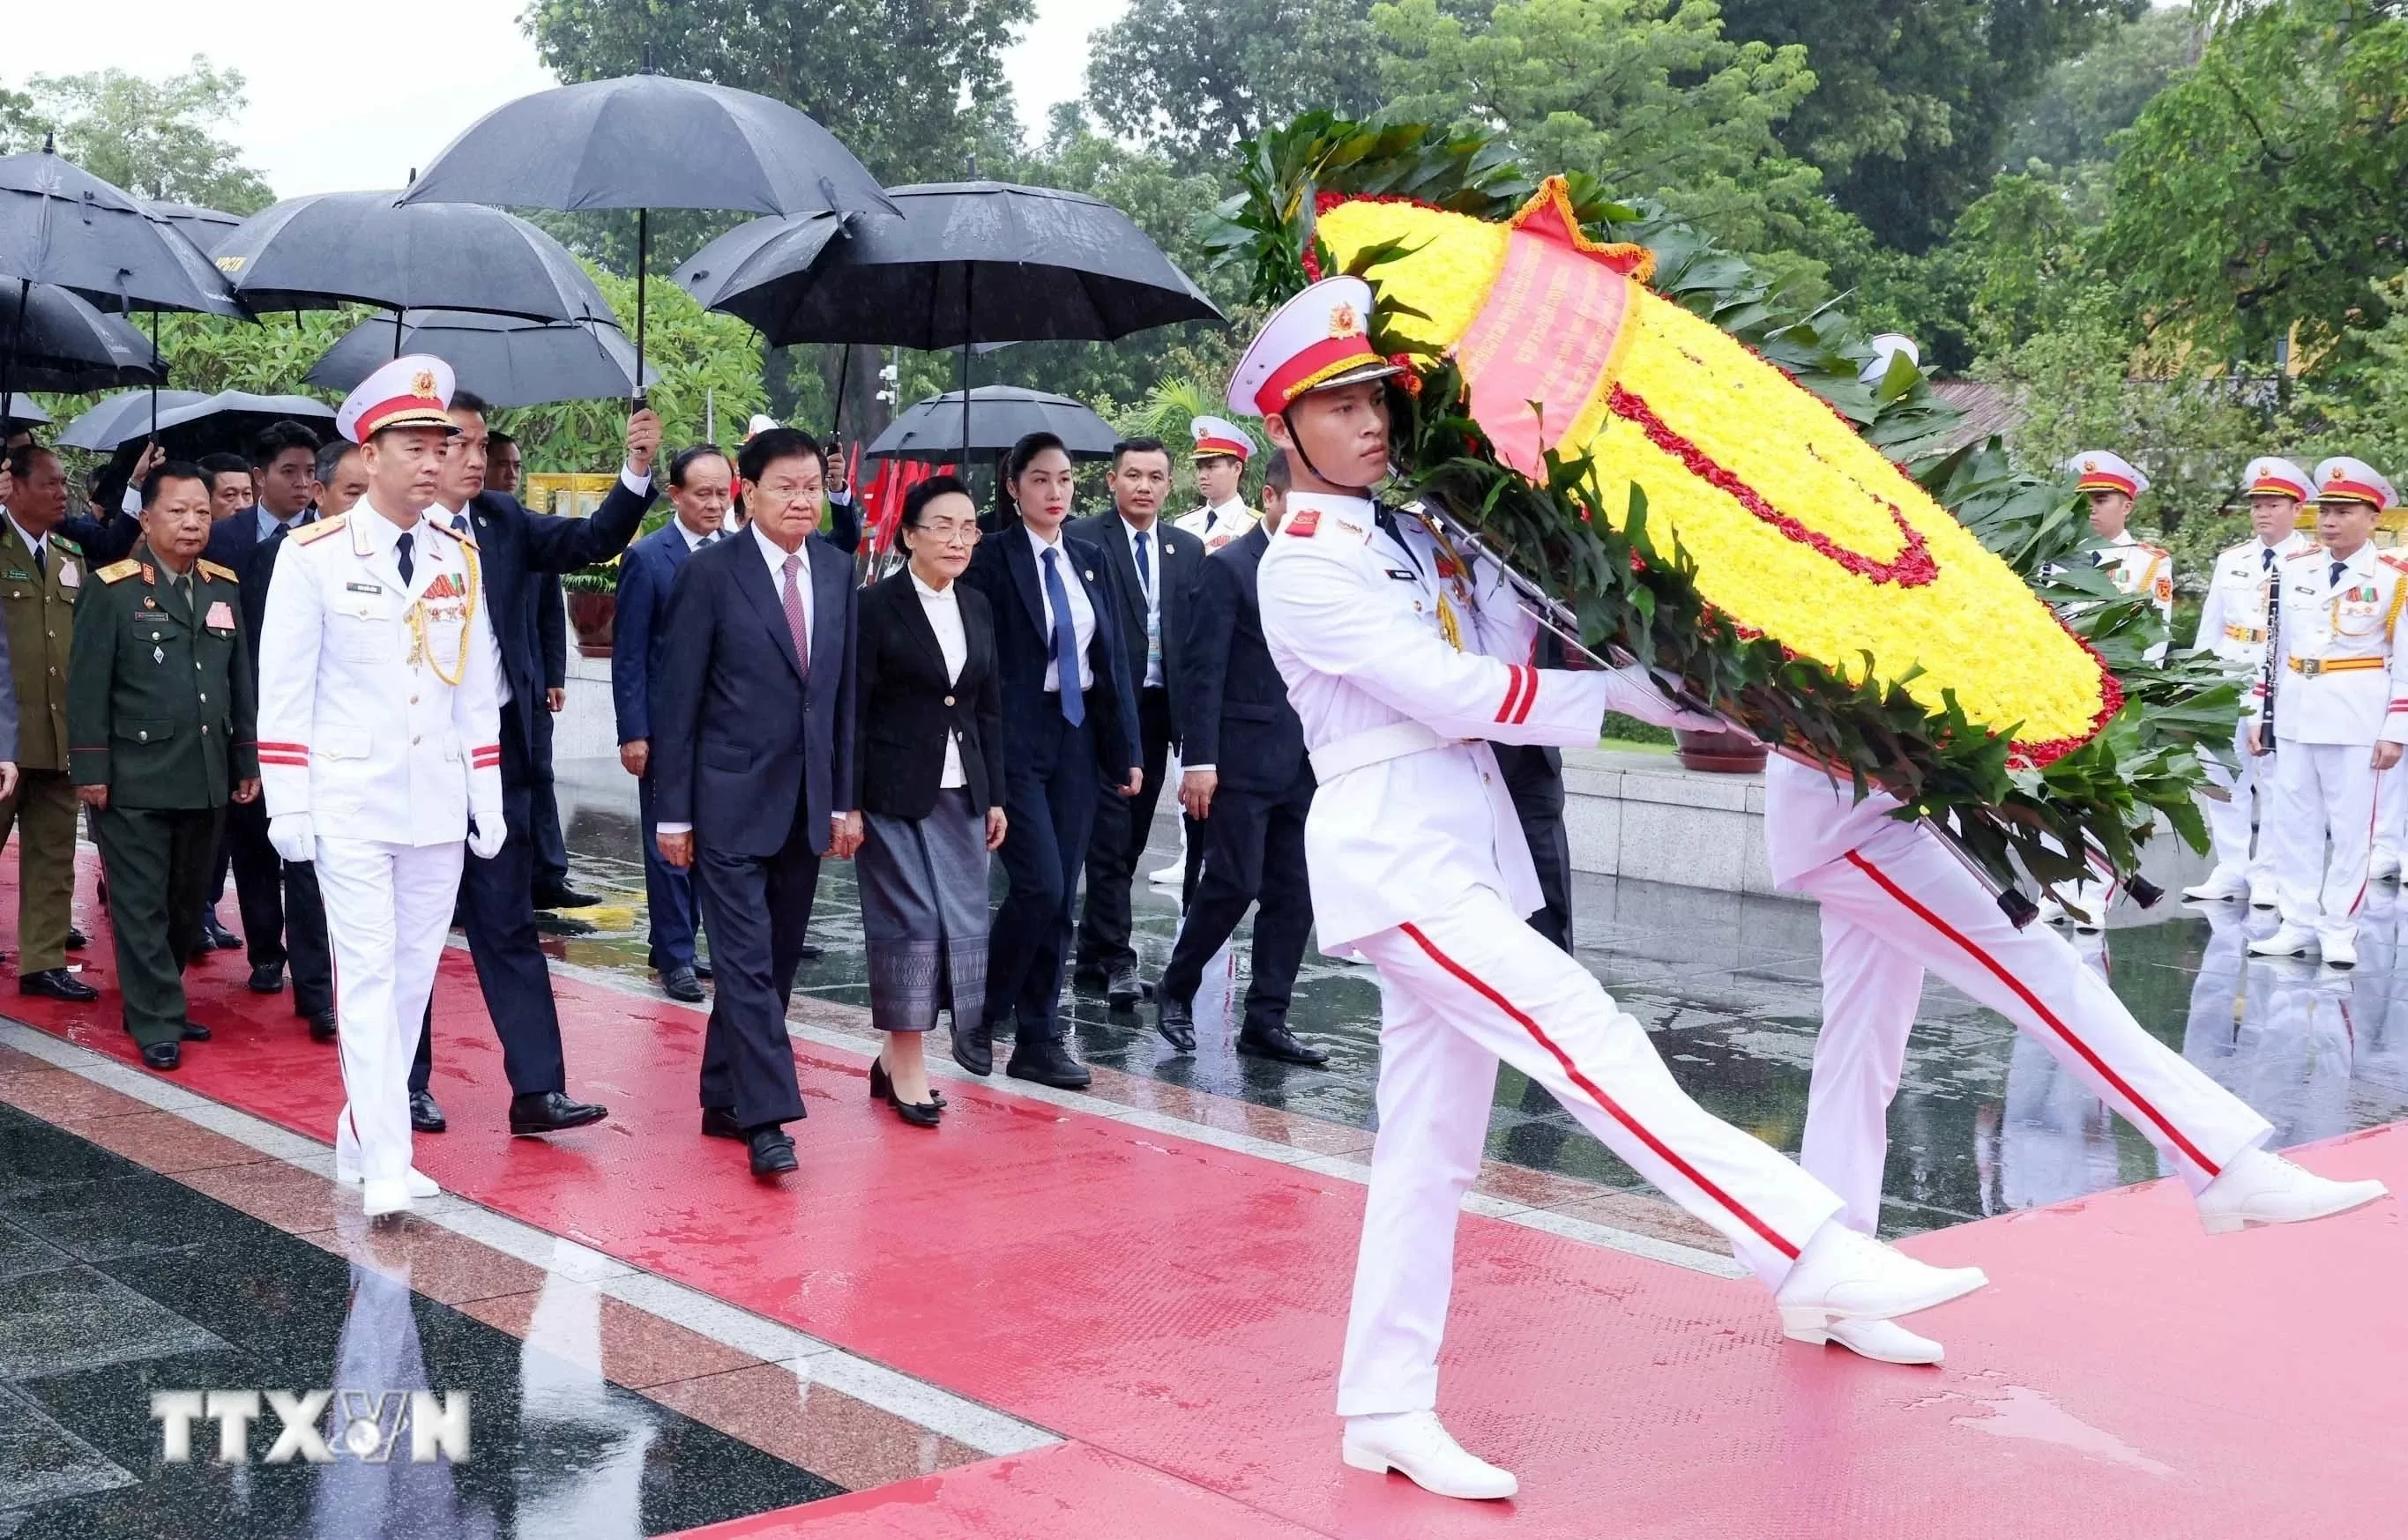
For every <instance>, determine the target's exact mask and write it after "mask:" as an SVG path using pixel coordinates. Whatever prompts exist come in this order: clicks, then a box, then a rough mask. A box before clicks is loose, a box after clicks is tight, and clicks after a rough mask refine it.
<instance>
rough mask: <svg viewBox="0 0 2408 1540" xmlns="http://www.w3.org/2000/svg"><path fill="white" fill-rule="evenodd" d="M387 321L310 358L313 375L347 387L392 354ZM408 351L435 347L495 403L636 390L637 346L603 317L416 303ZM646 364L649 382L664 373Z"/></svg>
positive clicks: (319, 381) (403, 340)
mask: <svg viewBox="0 0 2408 1540" xmlns="http://www.w3.org/2000/svg"><path fill="white" fill-rule="evenodd" d="M395 346H396V342H395V337H394V327H393V323H392V322H391V321H362V322H360V323H359V324H358V325H357V326H354V327H353V328H351V331H350V332H348V333H347V334H345V335H344V336H343V339H342V340H341V341H339V342H337V343H336V344H335V345H334V346H333V347H332V348H329V349H326V353H325V356H324V357H322V358H321V359H319V360H318V362H317V363H315V364H311V365H310V366H309V373H308V376H307V377H305V378H307V379H308V382H309V383H310V384H312V385H322V386H324V387H325V388H326V389H328V390H331V391H348V390H350V389H351V387H352V386H354V385H357V384H358V383H359V382H360V381H361V380H363V379H366V378H367V377H368V375H369V374H370V373H371V372H373V371H374V370H375V368H376V367H377V365H378V364H382V363H384V362H385V361H386V360H388V359H391V358H394V357H395V356H397V355H396V352H395ZM398 346H399V349H400V351H402V352H413V353H433V354H434V355H435V356H437V358H440V359H442V360H443V361H444V362H445V363H447V364H451V365H452V371H453V372H454V373H455V374H457V375H458V376H459V379H460V384H461V386H462V387H463V388H464V389H466V390H470V391H474V392H476V393H477V394H479V395H480V396H482V397H484V398H485V399H486V400H487V401H489V402H491V403H492V404H493V405H495V406H543V405H545V404H546V403H548V402H553V401H600V400H605V399H609V398H613V397H624V396H626V395H628V394H629V393H631V392H633V391H634V390H635V384H636V349H634V348H633V347H632V346H630V345H629V343H628V341H627V338H626V335H625V334H624V333H623V332H621V331H620V330H619V328H617V327H616V326H611V325H609V324H606V323H604V322H601V321H585V322H568V321H521V320H518V319H517V318H515V317H511V316H480V315H476V314H473V313H471V312H469V311H466V310H412V311H410V312H409V314H408V315H405V316H404V317H402V324H401V335H400V337H399V339H398ZM658 378H659V375H658V373H657V372H656V371H654V370H651V369H647V370H645V371H644V383H645V384H647V385H649V384H652V383H653V382H654V381H655V380H656V379H658Z"/></svg>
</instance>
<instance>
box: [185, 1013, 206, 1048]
mask: <svg viewBox="0 0 2408 1540" xmlns="http://www.w3.org/2000/svg"><path fill="white" fill-rule="evenodd" d="M208 1040H209V1029H208V1028H207V1027H205V1026H203V1025H201V1024H200V1023H199V1022H198V1021H195V1020H193V1019H192V1018H191V1017H189V1016H187V1017H185V1018H184V1041H185V1042H187V1043H206V1042H208Z"/></svg>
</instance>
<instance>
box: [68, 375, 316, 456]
mask: <svg viewBox="0 0 2408 1540" xmlns="http://www.w3.org/2000/svg"><path fill="white" fill-rule="evenodd" d="M147 396H148V392H139V391H135V392H127V393H126V394H124V395H114V396H108V397H106V398H104V399H103V400H101V401H98V402H96V403H94V404H93V406H92V408H91V409H90V410H89V411H87V412H85V413H84V414H83V415H82V416H81V417H79V418H77V419H76V420H75V421H73V422H70V423H68V424H67V427H66V431H65V433H62V434H61V435H59V442H60V443H61V444H63V445H65V447H66V448H68V449H117V448H119V447H120V446H122V445H125V444H131V443H134V442H135V441H136V440H138V439H142V438H147V437H151V436H154V435H155V436H156V437H157V438H158V439H159V441H160V442H161V443H162V444H163V445H165V447H166V449H167V450H168V451H169V452H170V453H172V454H175V455H178V456H179V457H181V458H185V459H191V458H193V456H195V455H198V454H201V453H206V452H208V451H207V449H204V448H203V446H205V445H206V446H208V447H211V448H214V447H215V446H218V445H222V444H248V443H249V442H250V441H251V436H252V435H255V434H257V433H258V432H259V430H260V429H262V428H265V427H266V426H267V425H268V424H269V423H271V422H282V421H294V422H300V423H303V424H305V425H308V426H309V427H313V428H316V429H318V430H319V431H320V432H321V433H322V434H329V435H330V434H332V433H333V432H334V427H335V409H334V408H333V407H332V406H327V405H326V404H325V403H324V402H322V401H318V400H315V399H313V398H311V397H309V396H306V395H256V394H253V393H252V392H249V391H220V392H217V393H216V394H215V395H210V394H208V393H206V392H200V391H162V392H159V417H158V421H157V422H156V424H153V423H151V422H150V414H149V409H148V401H147Z"/></svg>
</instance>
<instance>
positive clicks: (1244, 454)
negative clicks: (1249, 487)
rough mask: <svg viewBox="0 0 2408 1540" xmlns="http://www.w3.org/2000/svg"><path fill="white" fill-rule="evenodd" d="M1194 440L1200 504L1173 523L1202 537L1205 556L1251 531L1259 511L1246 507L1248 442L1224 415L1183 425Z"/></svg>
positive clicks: (1259, 518)
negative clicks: (1201, 497)
mask: <svg viewBox="0 0 2408 1540" xmlns="http://www.w3.org/2000/svg"><path fill="white" fill-rule="evenodd" d="M1188 429H1189V431H1190V432H1191V433H1192V434H1193V435H1195V439H1196V455H1195V461H1196V490H1197V492H1201V493H1202V494H1203V497H1204V506H1202V507H1200V508H1197V509H1195V510H1194V511H1193V512H1190V513H1183V514H1181V515H1180V516H1179V520H1178V527H1179V528H1181V529H1183V530H1185V531H1186V532H1187V533H1188V534H1190V535H1194V536H1196V538H1197V539H1198V540H1201V541H1203V542H1204V553H1205V554H1206V555H1208V556H1209V555H1211V553H1212V552H1214V551H1216V550H1219V549H1221V548H1222V547H1223V546H1226V545H1227V544H1228V543H1229V542H1230V541H1232V540H1242V539H1244V538H1245V537H1246V536H1247V535H1252V534H1253V533H1254V526H1255V525H1256V524H1259V523H1261V522H1262V521H1263V516H1262V515H1261V514H1259V513H1256V512H1255V511H1254V509H1252V508H1250V507H1248V506H1246V499H1245V497H1244V495H1243V494H1244V491H1245V483H1246V464H1247V462H1249V461H1251V460H1253V459H1254V439H1253V438H1252V437H1251V436H1249V435H1248V434H1247V433H1246V430H1245V429H1243V428H1240V427H1239V426H1238V425H1237V424H1236V423H1235V422H1232V421H1229V420H1228V419H1227V418H1226V417H1197V419H1196V420H1195V421H1192V422H1190V423H1189V424H1188Z"/></svg>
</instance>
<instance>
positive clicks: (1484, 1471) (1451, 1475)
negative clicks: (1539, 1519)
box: [1338, 1412, 1522, 1500]
mask: <svg viewBox="0 0 2408 1540" xmlns="http://www.w3.org/2000/svg"><path fill="white" fill-rule="evenodd" d="M1338 1458H1340V1460H1343V1461H1344V1462H1346V1463H1348V1464H1349V1465H1352V1466H1354V1467H1355V1469H1356V1470H1358V1471H1370V1472H1372V1473H1374V1474H1384V1473H1386V1472H1388V1471H1395V1472H1397V1473H1398V1475H1400V1476H1407V1477H1409V1478H1411V1479H1412V1482H1413V1483H1414V1484H1415V1485H1416V1486H1419V1487H1420V1488H1422V1489H1423V1490H1426V1491H1434V1492H1436V1493H1438V1494H1439V1495H1440V1496H1441V1497H1466V1498H1471V1499H1474V1500H1480V1499H1490V1498H1498V1497H1511V1496H1512V1495H1513V1494H1514V1493H1515V1492H1517V1491H1519V1490H1521V1487H1522V1484H1521V1483H1520V1482H1519V1481H1516V1480H1514V1479H1513V1473H1512V1471H1502V1470H1498V1468H1497V1467H1496V1466H1494V1465H1492V1464H1490V1463H1489V1462H1486V1461H1485V1460H1483V1459H1481V1458H1480V1457H1479V1456H1478V1455H1476V1454H1472V1453H1471V1452H1469V1450H1467V1449H1465V1448H1464V1447H1463V1446H1462V1445H1460V1444H1457V1443H1456V1442H1455V1436H1454V1435H1453V1434H1452V1433H1448V1432H1447V1431H1446V1429H1445V1428H1444V1427H1443V1426H1442V1425H1441V1423H1440V1422H1439V1419H1438V1414H1437V1413H1436V1412H1399V1413H1398V1414H1397V1415H1395V1416H1393V1417H1350V1418H1348V1419H1346V1437H1345V1439H1344V1441H1343V1442H1342V1443H1340V1446H1339V1449H1338Z"/></svg>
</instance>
